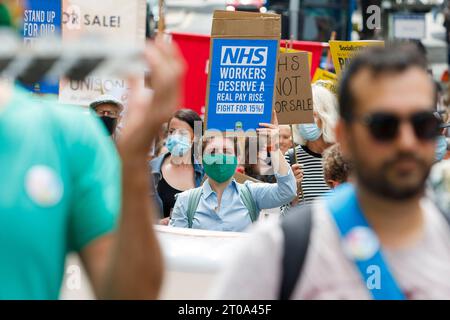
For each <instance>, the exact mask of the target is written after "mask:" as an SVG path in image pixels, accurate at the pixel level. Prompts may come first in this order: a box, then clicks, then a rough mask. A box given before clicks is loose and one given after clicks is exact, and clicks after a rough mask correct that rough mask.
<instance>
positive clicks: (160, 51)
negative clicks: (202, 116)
mask: <svg viewBox="0 0 450 320" xmlns="http://www.w3.org/2000/svg"><path fill="white" fill-rule="evenodd" d="M145 60H146V62H147V65H148V68H149V69H150V85H151V88H152V90H153V92H152V94H149V90H145V88H144V87H143V86H142V83H140V82H139V80H138V79H137V78H136V77H134V78H131V79H130V80H129V84H130V98H129V106H128V110H127V114H126V119H125V125H124V128H123V130H122V135H121V138H120V140H119V141H118V145H119V147H121V148H122V149H125V150H126V153H127V154H139V155H146V154H147V153H148V151H149V150H150V148H151V145H152V141H153V139H154V138H155V137H156V136H157V134H158V131H159V129H160V127H161V125H162V124H163V123H164V122H167V121H168V120H169V119H170V118H171V116H172V115H173V113H174V112H175V110H176V108H177V106H178V104H179V101H180V91H181V80H182V78H183V76H184V72H185V65H184V61H183V59H182V58H181V56H180V53H179V51H178V49H177V48H176V46H174V45H173V44H170V43H167V42H164V41H163V39H162V37H157V38H156V39H155V41H154V42H149V43H148V44H147V46H146V50H145Z"/></svg>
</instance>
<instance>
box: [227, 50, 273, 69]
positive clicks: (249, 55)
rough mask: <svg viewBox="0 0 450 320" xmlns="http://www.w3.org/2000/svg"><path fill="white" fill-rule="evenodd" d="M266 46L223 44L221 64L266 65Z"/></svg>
mask: <svg viewBox="0 0 450 320" xmlns="http://www.w3.org/2000/svg"><path fill="white" fill-rule="evenodd" d="M267 51H268V49H267V47H237V46H234V47H231V46H223V47H222V54H221V63H220V64H221V65H222V66H238V65H239V66H266V65H267Z"/></svg>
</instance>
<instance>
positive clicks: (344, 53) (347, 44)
mask: <svg viewBox="0 0 450 320" xmlns="http://www.w3.org/2000/svg"><path fill="white" fill-rule="evenodd" d="M329 43H330V51H331V57H332V58H333V64H334V68H335V70H336V74H337V75H338V76H339V75H340V74H341V72H342V70H344V69H345V67H346V65H348V63H349V62H350V60H351V58H352V57H353V56H354V55H355V54H357V53H358V52H360V51H361V50H362V49H364V48H367V47H371V46H384V41H378V40H371V41H329Z"/></svg>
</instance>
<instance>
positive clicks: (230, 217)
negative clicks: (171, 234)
mask: <svg viewBox="0 0 450 320" xmlns="http://www.w3.org/2000/svg"><path fill="white" fill-rule="evenodd" d="M276 178H277V183H254V182H251V181H246V182H245V184H246V185H247V186H248V188H249V190H250V192H251V194H252V196H253V199H254V201H255V203H256V206H257V209H258V211H259V210H261V209H270V208H276V207H280V206H282V205H284V204H287V203H289V202H290V201H291V200H292V199H294V198H295V197H296V195H297V184H296V181H295V177H294V175H293V173H292V170H291V169H289V172H288V173H287V174H286V175H285V176H280V175H276ZM237 184H238V183H237V182H236V181H235V180H234V179H233V180H232V181H231V183H230V184H229V185H228V186H227V188H226V189H225V190H224V192H223V195H222V201H221V205H220V208H217V205H218V203H217V195H216V193H215V192H214V191H213V190H212V189H211V185H210V184H209V179H208V180H206V181H205V183H204V184H203V186H202V195H201V198H200V202H199V204H198V207H197V211H196V212H195V214H194V218H193V221H192V222H193V223H192V228H194V229H205V230H216V231H237V232H240V231H244V230H245V229H246V228H247V227H248V226H249V225H251V223H252V221H251V219H250V215H249V213H248V210H247V208H246V207H245V205H244V204H243V203H242V200H241V198H240V196H239V191H238V187H237ZM188 201H189V192H188V191H185V192H182V193H179V194H178V196H177V200H176V202H175V206H174V208H173V211H172V218H171V220H170V225H171V226H173V227H179V228H188V219H187V208H188Z"/></svg>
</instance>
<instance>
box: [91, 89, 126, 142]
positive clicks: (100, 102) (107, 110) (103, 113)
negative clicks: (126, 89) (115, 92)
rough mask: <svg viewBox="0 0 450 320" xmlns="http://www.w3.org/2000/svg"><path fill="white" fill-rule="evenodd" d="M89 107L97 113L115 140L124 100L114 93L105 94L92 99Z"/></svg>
mask: <svg viewBox="0 0 450 320" xmlns="http://www.w3.org/2000/svg"><path fill="white" fill-rule="evenodd" d="M89 107H90V108H91V109H92V110H93V111H94V112H95V113H96V114H97V116H98V117H99V118H100V120H101V121H102V122H103V124H104V125H105V127H106V130H107V131H108V134H109V135H110V136H111V137H113V139H114V140H115V138H116V135H115V133H116V128H117V124H118V123H119V122H120V119H121V113H122V111H123V104H122V102H121V101H120V100H119V99H117V98H115V97H114V96H112V95H109V94H104V95H101V96H99V97H98V98H97V99H95V100H94V101H92V102H91V103H90V105H89Z"/></svg>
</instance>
